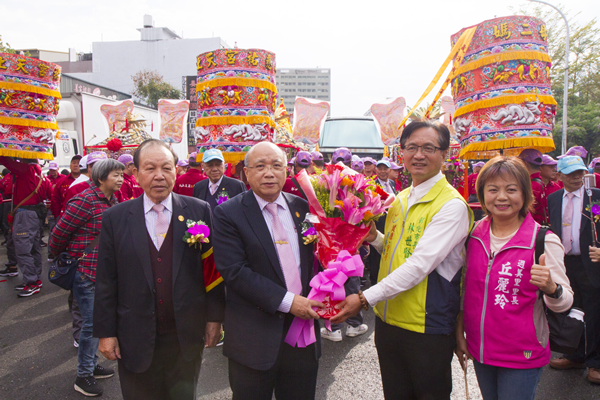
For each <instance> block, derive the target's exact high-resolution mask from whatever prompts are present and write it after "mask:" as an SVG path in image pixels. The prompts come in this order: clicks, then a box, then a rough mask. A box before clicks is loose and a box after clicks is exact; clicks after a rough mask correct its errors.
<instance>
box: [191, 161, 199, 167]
mask: <svg viewBox="0 0 600 400" xmlns="http://www.w3.org/2000/svg"><path fill="white" fill-rule="evenodd" d="M189 164H190V167H192V168H198V167H199V166H200V163H199V162H194V161H189Z"/></svg>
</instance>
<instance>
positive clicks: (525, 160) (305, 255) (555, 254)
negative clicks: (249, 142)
mask: <svg viewBox="0 0 600 400" xmlns="http://www.w3.org/2000/svg"><path fill="white" fill-rule="evenodd" d="M400 143H401V149H402V157H403V163H404V168H405V169H406V171H408V173H409V174H410V176H411V178H412V183H411V185H410V186H409V187H402V183H401V181H400V180H399V179H398V172H399V170H400V166H399V165H398V164H396V163H395V162H394V161H393V160H391V159H388V158H382V159H380V160H375V159H373V158H370V157H365V158H360V157H358V156H357V155H353V154H352V153H351V152H350V151H349V150H348V149H346V148H339V149H336V150H335V151H334V152H333V154H332V156H331V159H330V160H329V162H331V163H334V164H337V163H343V164H344V165H346V166H347V167H349V168H352V169H353V170H355V171H356V172H359V173H362V174H364V175H365V176H366V177H367V178H369V179H373V180H374V181H375V182H376V183H377V184H378V185H379V186H380V187H381V189H382V190H383V191H385V192H387V193H388V194H390V195H394V196H396V199H395V200H394V202H393V203H392V206H391V207H390V208H389V209H388V210H387V213H386V215H384V216H382V217H381V218H380V219H379V220H378V221H377V222H376V223H372V225H371V227H370V231H369V233H368V235H367V236H366V237H365V238H364V242H363V245H362V246H361V247H360V249H359V254H360V256H361V258H362V260H363V262H364V263H365V265H366V267H367V268H366V269H365V276H364V277H362V278H361V277H351V278H349V279H348V280H347V281H346V283H345V285H344V287H345V290H346V295H347V297H346V299H345V300H344V301H343V302H341V303H340V304H339V305H337V306H336V308H337V309H338V314H337V315H335V316H334V317H333V318H332V319H331V329H328V328H326V327H320V326H319V324H318V323H316V324H315V325H314V326H315V332H314V334H315V338H316V341H315V342H314V343H312V344H309V345H307V346H306V347H298V346H290V345H289V344H287V343H286V342H285V341H284V339H285V337H286V335H287V332H288V331H289V329H290V326H291V325H292V322H293V320H294V318H295V317H298V318H301V319H319V315H318V314H317V312H316V310H318V309H319V308H323V307H324V304H322V303H320V302H317V301H315V300H310V299H308V298H307V296H308V294H309V291H310V286H309V283H310V281H311V279H312V277H313V276H314V274H315V273H316V272H318V270H319V268H320V266H319V264H318V262H316V260H315V244H314V243H305V242H304V241H303V240H302V234H301V229H302V223H303V222H304V221H305V217H306V214H307V213H309V207H308V203H307V202H306V200H305V199H306V194H305V193H304V192H303V191H302V189H301V186H300V185H299V184H298V181H297V180H296V178H295V176H296V175H297V174H298V173H299V172H301V171H302V170H306V171H307V172H308V173H309V174H312V173H315V171H318V170H320V169H323V168H324V166H325V164H326V160H325V158H324V157H323V154H321V153H320V152H318V151H313V152H307V151H299V152H297V153H296V155H295V157H294V158H292V159H290V160H288V159H287V156H286V153H285V152H284V151H283V150H282V149H280V148H279V147H277V146H276V145H274V144H272V143H266V142H265V143H260V144H257V145H255V146H253V147H252V148H251V149H250V150H249V151H248V152H247V154H246V155H245V159H244V161H243V164H242V163H240V165H237V166H235V165H233V166H232V165H228V164H227V163H226V162H225V158H224V156H223V154H222V153H221V151H219V150H217V149H211V150H207V151H205V152H204V153H203V154H202V157H201V158H200V157H199V156H198V154H196V153H192V154H190V156H189V158H188V160H179V159H178V157H177V155H176V154H175V153H174V152H173V151H172V149H171V148H170V147H169V146H168V145H167V144H165V143H164V142H162V141H159V140H154V139H151V140H147V141H145V142H143V143H142V144H141V145H140V146H139V147H138V149H137V150H136V151H135V152H134V153H133V155H129V154H123V155H121V156H120V157H119V158H118V159H116V160H115V159H111V158H107V156H106V154H104V153H102V152H93V153H90V154H88V155H86V156H83V157H81V156H75V157H73V159H72V160H71V164H70V170H69V171H62V172H61V173H60V174H59V173H58V165H57V163H55V162H51V163H50V164H49V172H48V173H47V174H42V169H41V166H40V165H39V164H38V162H37V160H27V159H20V160H15V159H11V158H9V157H0V164H2V165H3V166H4V167H5V168H6V170H5V171H4V172H5V173H3V179H2V180H1V181H0V191H1V192H2V193H1V194H2V197H3V207H2V212H3V218H2V221H3V223H2V230H3V231H4V234H5V238H6V240H5V245H6V246H7V254H8V263H7V264H6V268H5V269H4V270H3V271H0V275H1V276H9V277H17V276H18V275H19V274H20V275H21V277H22V283H21V284H19V285H17V286H16V287H15V289H16V292H17V296H19V297H29V296H32V295H35V294H37V293H39V292H40V290H41V289H42V280H41V275H42V259H41V252H40V247H41V246H42V245H43V244H44V242H43V240H42V237H43V234H44V223H45V222H46V221H47V223H48V229H49V239H48V246H49V251H48V258H49V259H48V261H52V260H53V259H54V258H56V257H59V256H60V255H61V253H63V252H66V253H68V254H69V255H71V256H72V257H75V258H80V261H79V264H78V267H77V272H76V275H75V281H74V284H73V289H72V293H71V296H70V309H71V312H72V314H73V339H74V345H75V347H78V365H77V371H76V378H75V382H74V389H75V390H76V391H78V392H80V393H82V394H83V395H85V396H97V395H100V394H101V393H102V391H103V390H102V387H101V385H100V384H99V383H98V382H97V379H102V378H110V377H112V376H113V375H114V371H113V370H112V369H109V368H104V367H102V366H101V365H100V364H99V363H98V356H97V352H98V351H100V353H101V354H102V355H103V356H104V357H105V358H106V359H108V360H118V369H119V380H120V386H121V391H122V394H123V398H124V399H167V398H170V399H195V398H196V386H197V381H198V376H199V371H200V365H201V357H202V351H203V349H204V348H205V347H212V346H216V345H217V344H219V343H223V354H224V355H225V357H227V358H228V359H229V370H228V373H229V382H230V386H231V389H232V392H233V398H234V399H265V400H266V399H269V400H270V399H271V398H272V396H273V394H274V395H275V397H276V398H278V399H303V400H304V399H312V398H314V397H315V390H316V385H317V371H318V366H319V357H320V355H321V341H320V339H321V338H323V339H326V340H331V341H333V342H339V341H341V340H343V336H344V334H343V332H342V328H343V324H344V323H346V324H347V328H346V330H345V336H346V337H355V336H358V335H362V334H364V333H366V332H367V331H368V329H369V328H368V326H367V325H366V324H365V323H364V320H363V316H362V311H365V310H368V309H369V308H373V309H374V312H375V315H376V323H375V346H376V348H377V353H378V357H379V365H380V370H381V378H382V383H383V390H384V395H385V398H387V399H425V398H427V399H429V398H430V399H449V398H450V393H451V391H452V376H451V361H452V358H453V356H454V355H455V354H456V356H457V357H458V359H459V361H460V363H461V365H463V366H464V365H465V363H466V362H467V361H468V360H472V362H473V363H474V366H475V372H476V375H477V379H478V382H479V387H480V390H481V393H482V395H483V398H484V399H486V400H488V399H511V400H512V399H533V398H534V396H535V391H536V387H537V384H538V382H539V380H540V376H541V374H542V368H543V367H544V366H546V365H548V364H550V366H551V367H552V368H556V369H569V368H586V367H587V368H588V374H587V379H588V380H589V381H590V382H593V383H600V351H599V347H598V346H599V345H600V295H599V293H600V291H599V288H600V268H598V267H599V265H598V262H600V249H598V246H597V238H595V237H593V233H592V232H593V231H592V229H591V225H594V226H595V225H598V224H597V223H596V219H595V218H594V212H593V211H592V209H593V208H594V206H595V207H599V205H600V190H597V189H589V192H588V191H586V190H585V189H584V187H583V177H584V175H585V174H586V173H588V172H590V171H588V169H591V170H596V172H600V170H599V169H600V159H594V160H593V161H592V163H591V164H590V165H589V166H588V167H586V166H585V164H584V162H583V159H582V158H585V157H586V156H587V152H585V149H583V148H581V147H579V146H576V147H574V148H571V149H569V151H568V152H567V153H566V154H565V155H563V156H561V157H559V159H558V160H554V159H552V158H551V157H549V156H548V155H542V154H541V153H540V152H539V151H537V150H535V149H526V150H524V151H522V152H521V153H520V155H519V157H504V156H497V157H495V158H493V159H491V160H489V161H487V162H478V163H475V164H473V165H472V167H473V174H471V175H470V176H469V177H468V180H467V185H468V192H469V196H468V199H465V197H463V195H462V194H461V193H459V192H458V191H457V190H456V189H454V188H453V187H452V186H451V185H450V184H449V183H448V182H447V180H446V179H445V177H444V174H443V173H442V169H443V167H442V166H443V164H444V161H445V160H446V159H447V157H448V150H449V145H450V133H449V131H448V129H447V127H446V126H444V125H441V124H438V123H433V122H429V121H415V122H412V123H410V124H408V125H407V126H406V127H405V129H404V131H403V134H402V137H401V138H400ZM596 165H598V168H596ZM63 172H64V173H63ZM592 172H593V171H592ZM596 178H600V174H596ZM599 183H600V182H599ZM590 202H591V203H590ZM474 211H475V213H474ZM596 228H597V229H598V228H600V226H597V227H596ZM546 229H548V230H546ZM190 232H191V233H190ZM541 234H544V235H545V236H544V237H543V238H542V239H543V244H544V245H543V246H544V247H543V248H544V252H543V255H541V256H540V257H539V258H537V257H536V254H535V250H536V248H535V243H536V239H537V236H538V235H541ZM540 237H541V236H540ZM363 290H364V291H363ZM544 305H545V306H546V307H548V308H549V309H550V310H552V311H554V312H565V311H568V310H570V309H571V308H572V307H578V308H580V309H581V310H583V312H584V313H585V321H586V334H585V335H584V336H582V339H581V344H580V346H579V348H578V350H577V352H576V353H574V354H568V355H564V356H562V357H559V358H556V359H552V360H551V354H550V347H549V332H548V323H547V321H546V319H545V318H546V317H545V314H544ZM224 328H226V332H227V335H226V336H224V334H223V330H224ZM357 372H358V371H357Z"/></svg>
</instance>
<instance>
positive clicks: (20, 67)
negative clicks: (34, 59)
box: [17, 60, 29, 74]
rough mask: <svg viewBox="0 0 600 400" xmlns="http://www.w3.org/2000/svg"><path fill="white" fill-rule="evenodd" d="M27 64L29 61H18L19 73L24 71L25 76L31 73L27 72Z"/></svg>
mask: <svg viewBox="0 0 600 400" xmlns="http://www.w3.org/2000/svg"><path fill="white" fill-rule="evenodd" d="M26 62H27V61H25V60H18V61H17V71H23V73H25V74H28V73H29V71H27V70H26V69H25V63H26Z"/></svg>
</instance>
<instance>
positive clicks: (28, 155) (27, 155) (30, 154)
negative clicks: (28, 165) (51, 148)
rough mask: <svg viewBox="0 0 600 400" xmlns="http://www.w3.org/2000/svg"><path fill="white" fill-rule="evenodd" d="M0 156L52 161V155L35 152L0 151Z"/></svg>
mask: <svg viewBox="0 0 600 400" xmlns="http://www.w3.org/2000/svg"><path fill="white" fill-rule="evenodd" d="M0 156H6V157H17V158H36V159H42V160H54V156H53V155H52V153H39V152H36V151H27V150H15V149H0Z"/></svg>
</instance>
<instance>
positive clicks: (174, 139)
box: [158, 99, 190, 143]
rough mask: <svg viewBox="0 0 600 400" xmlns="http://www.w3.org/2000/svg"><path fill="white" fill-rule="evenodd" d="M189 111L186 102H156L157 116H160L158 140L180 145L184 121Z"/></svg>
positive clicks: (163, 100)
mask: <svg viewBox="0 0 600 400" xmlns="http://www.w3.org/2000/svg"><path fill="white" fill-rule="evenodd" d="M189 110H190V102H189V101H187V100H167V99H160V100H159V101H158V114H159V115H160V135H159V139H160V140H162V141H163V142H167V143H181V140H182V139H183V129H184V127H185V120H186V117H187V114H188V111H189Z"/></svg>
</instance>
